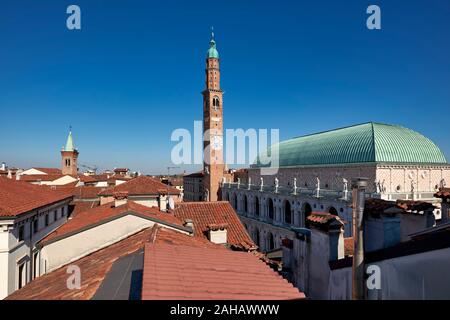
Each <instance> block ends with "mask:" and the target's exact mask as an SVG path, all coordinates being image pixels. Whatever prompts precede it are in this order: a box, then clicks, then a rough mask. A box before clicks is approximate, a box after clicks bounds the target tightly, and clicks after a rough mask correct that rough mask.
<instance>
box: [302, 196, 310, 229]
mask: <svg viewBox="0 0 450 320" xmlns="http://www.w3.org/2000/svg"><path fill="white" fill-rule="evenodd" d="M311 212H312V208H311V205H310V204H309V203H308V202H306V203H305V204H304V205H303V216H304V217H305V226H307V220H306V218H308V216H309V215H310V214H311Z"/></svg>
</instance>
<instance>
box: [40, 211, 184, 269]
mask: <svg viewBox="0 0 450 320" xmlns="http://www.w3.org/2000/svg"><path fill="white" fill-rule="evenodd" d="M153 225H154V222H153V221H150V220H147V219H144V218H141V217H138V216H134V215H131V214H130V215H126V216H123V217H121V218H118V219H115V220H112V221H110V222H107V223H104V224H101V225H99V226H96V227H94V228H91V229H88V230H85V231H83V232H80V233H76V234H74V235H72V236H69V237H67V238H64V239H61V240H58V241H56V242H53V243H50V244H48V245H45V246H44V247H43V248H42V249H41V259H44V260H46V261H47V273H48V272H50V271H52V270H55V269H57V268H59V267H61V266H63V265H66V264H68V263H70V262H72V261H75V260H78V259H80V258H82V257H84V256H86V255H88V254H89V253H92V252H94V251H97V250H99V249H101V248H104V247H106V246H109V245H111V244H113V243H115V242H118V241H120V240H122V239H124V238H126V237H128V236H130V235H132V234H134V233H136V232H138V231H140V230H142V229H145V228H149V227H151V226H153ZM168 228H169V227H168ZM170 229H172V228H170ZM180 232H183V231H180ZM183 233H186V234H187V232H183Z"/></svg>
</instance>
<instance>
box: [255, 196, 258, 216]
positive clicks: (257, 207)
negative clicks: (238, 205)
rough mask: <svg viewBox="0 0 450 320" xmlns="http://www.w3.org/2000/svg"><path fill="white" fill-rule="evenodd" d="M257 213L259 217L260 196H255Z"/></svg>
mask: <svg viewBox="0 0 450 320" xmlns="http://www.w3.org/2000/svg"><path fill="white" fill-rule="evenodd" d="M255 215H256V216H257V217H259V198H258V197H256V198H255Z"/></svg>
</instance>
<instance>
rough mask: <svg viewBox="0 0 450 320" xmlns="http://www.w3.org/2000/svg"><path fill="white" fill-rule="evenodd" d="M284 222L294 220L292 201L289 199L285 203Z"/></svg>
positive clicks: (289, 222) (288, 222)
mask: <svg viewBox="0 0 450 320" xmlns="http://www.w3.org/2000/svg"><path fill="white" fill-rule="evenodd" d="M284 222H285V223H287V224H291V222H292V217H291V203H290V202H289V201H286V203H285V204H284Z"/></svg>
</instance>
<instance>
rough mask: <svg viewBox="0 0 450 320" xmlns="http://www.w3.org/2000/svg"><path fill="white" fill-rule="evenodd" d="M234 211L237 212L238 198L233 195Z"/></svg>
mask: <svg viewBox="0 0 450 320" xmlns="http://www.w3.org/2000/svg"><path fill="white" fill-rule="evenodd" d="M232 206H233V208H234V210H236V211H237V196H236V194H233V204H232Z"/></svg>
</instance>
